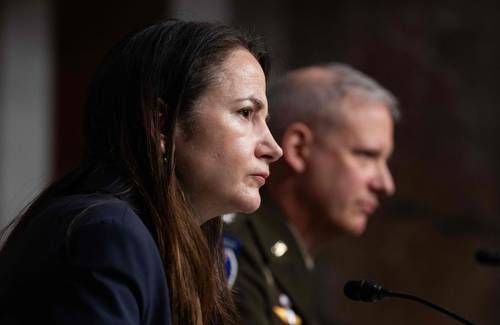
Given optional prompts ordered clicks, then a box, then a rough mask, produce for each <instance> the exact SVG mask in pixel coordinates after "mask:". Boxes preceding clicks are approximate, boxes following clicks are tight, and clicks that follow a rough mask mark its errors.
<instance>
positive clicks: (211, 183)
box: [175, 49, 282, 224]
mask: <svg viewBox="0 0 500 325" xmlns="http://www.w3.org/2000/svg"><path fill="white" fill-rule="evenodd" d="M265 91H266V80H265V76H264V72H263V71H262V68H261V66H260V64H259V63H258V62H257V60H256V59H255V58H254V57H253V55H252V54H250V52H248V51H247V50H245V49H236V50H233V51H232V52H231V53H230V54H229V55H228V57H227V58H226V60H225V61H224V62H223V63H222V64H221V66H220V67H219V68H218V72H217V75H216V78H215V80H214V81H212V82H211V84H210V85H209V86H208V88H207V89H206V90H205V92H204V93H203V94H202V95H201V96H200V98H199V99H198V100H197V101H196V103H195V105H194V113H193V114H194V116H193V121H192V124H191V125H189V126H187V127H186V125H183V123H180V124H179V127H178V129H177V131H176V134H175V155H176V166H177V174H178V177H179V179H180V182H181V184H182V187H183V189H184V191H185V193H186V194H187V196H188V198H189V199H190V201H191V203H192V204H193V207H194V209H195V212H196V213H197V215H198V216H199V218H200V220H199V222H200V224H201V223H203V222H205V221H207V220H209V219H210V218H213V217H215V216H217V215H220V214H224V213H229V212H246V213H248V212H252V211H255V210H256V209H257V208H258V207H259V205H260V194H259V188H260V187H261V186H262V185H264V183H265V182H266V178H267V177H268V176H269V164H270V163H271V162H274V161H276V160H277V159H278V158H279V157H280V156H281V155H282V151H281V148H280V147H279V146H278V144H277V143H276V142H275V141H274V139H273V137H272V135H271V133H270V132H269V129H268V127H267V124H266V118H267V114H268V111H267V99H266V92H265Z"/></svg>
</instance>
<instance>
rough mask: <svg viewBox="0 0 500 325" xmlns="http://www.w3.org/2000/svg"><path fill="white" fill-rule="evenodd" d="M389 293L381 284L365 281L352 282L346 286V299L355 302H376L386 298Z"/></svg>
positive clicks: (348, 282)
mask: <svg viewBox="0 0 500 325" xmlns="http://www.w3.org/2000/svg"><path fill="white" fill-rule="evenodd" d="M388 293H389V292H388V291H387V290H386V289H384V288H383V287H382V286H381V285H380V284H374V283H370V282H368V281H365V280H357V281H353V280H351V281H347V282H346V284H345V285H344V294H345V295H346V297H347V298H349V299H352V300H355V301H364V302H374V301H378V300H381V299H382V298H384V297H386V296H387V295H388Z"/></svg>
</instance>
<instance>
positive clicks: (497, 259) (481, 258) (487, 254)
mask: <svg viewBox="0 0 500 325" xmlns="http://www.w3.org/2000/svg"><path fill="white" fill-rule="evenodd" d="M476 262H478V263H479V264H482V265H489V266H498V265H500V254H499V253H498V252H493V251H490V250H486V249H478V250H477V251H476Z"/></svg>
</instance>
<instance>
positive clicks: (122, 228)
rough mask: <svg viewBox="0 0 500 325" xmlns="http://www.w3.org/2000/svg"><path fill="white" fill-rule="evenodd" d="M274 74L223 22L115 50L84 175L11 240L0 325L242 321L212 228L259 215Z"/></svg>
mask: <svg viewBox="0 0 500 325" xmlns="http://www.w3.org/2000/svg"><path fill="white" fill-rule="evenodd" d="M267 68H268V57H267V54H266V53H265V51H264V50H263V47H262V45H261V43H260V42H259V41H258V40H256V39H254V38H251V37H249V36H246V35H244V34H242V33H240V32H238V31H235V30H233V29H231V28H229V27H227V26H225V25H221V24H211V23H196V22H182V21H176V20H169V21H165V22H162V23H159V24H156V25H153V26H151V27H149V28H146V29H145V30H143V31H140V32H138V33H136V34H133V35H131V36H130V37H128V38H126V39H125V40H123V41H122V42H120V43H119V44H118V45H117V46H116V47H115V48H113V49H112V50H111V51H110V52H109V53H108V55H107V56H106V58H105V59H104V61H103V63H102V64H101V65H100V66H99V68H98V70H97V73H96V75H95V77H94V79H93V81H92V84H91V87H90V92H89V95H88V98H87V101H86V107H85V108H86V115H85V120H84V133H85V134H84V135H85V141H86V142H85V149H84V153H83V157H82V160H81V163H80V164H79V166H78V167H77V168H76V169H75V170H74V171H72V172H70V173H69V174H68V175H66V176H65V177H63V178H62V179H60V180H59V181H57V182H55V183H54V184H53V185H51V186H50V187H49V188H47V189H46V190H45V191H44V192H43V193H42V194H41V195H40V196H39V197H38V198H37V199H36V200H35V201H34V202H33V203H32V204H31V205H30V206H29V208H28V209H27V210H26V211H25V212H24V213H23V214H22V215H21V216H20V218H19V220H18V221H17V222H16V223H14V224H13V225H12V226H11V227H10V229H9V230H8V231H7V232H6V233H4V243H3V247H2V250H1V251H0V323H1V324H26V323H30V324H31V323H42V324H46V323H47V324H176V325H181V324H182V325H184V324H196V325H205V324H232V323H234V322H235V320H236V313H235V311H234V307H233V305H232V300H231V298H230V294H229V292H228V289H227V287H226V281H225V277H224V270H223V269H222V257H221V246H220V240H221V221H220V218H219V217H218V216H220V215H221V214H224V213H228V212H236V211H241V212H251V211H253V210H255V209H256V208H257V207H258V206H259V204H260V196H259V192H258V191H259V188H260V187H261V186H262V185H263V184H264V183H265V180H266V178H267V176H268V175H269V168H268V167H269V164H270V163H271V162H273V161H275V160H276V159H278V158H279V157H280V156H281V149H280V148H279V147H278V145H277V144H276V143H275V141H274V139H273V138H272V136H271V134H270V133H269V130H268V128H267V124H266V117H267V101H266V96H265V75H266V73H267ZM5 238H6V239H5Z"/></svg>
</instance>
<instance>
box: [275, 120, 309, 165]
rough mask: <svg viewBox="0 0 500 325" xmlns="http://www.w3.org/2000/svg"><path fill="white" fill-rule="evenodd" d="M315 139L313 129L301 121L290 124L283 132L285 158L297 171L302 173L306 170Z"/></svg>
mask: <svg viewBox="0 0 500 325" xmlns="http://www.w3.org/2000/svg"><path fill="white" fill-rule="evenodd" d="M313 140H314V135H313V133H312V130H311V129H310V128H309V126H307V125H306V124H304V123H300V122H297V123H292V124H290V125H289V126H288V128H287V129H286V131H285V133H284V134H283V137H282V140H281V148H282V149H283V159H284V160H285V161H286V163H287V164H288V165H289V166H290V168H291V169H293V170H294V171H295V172H296V173H299V174H301V173H303V172H304V171H305V170H306V166H307V161H308V159H309V157H310V154H311V145H312V144H313Z"/></svg>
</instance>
